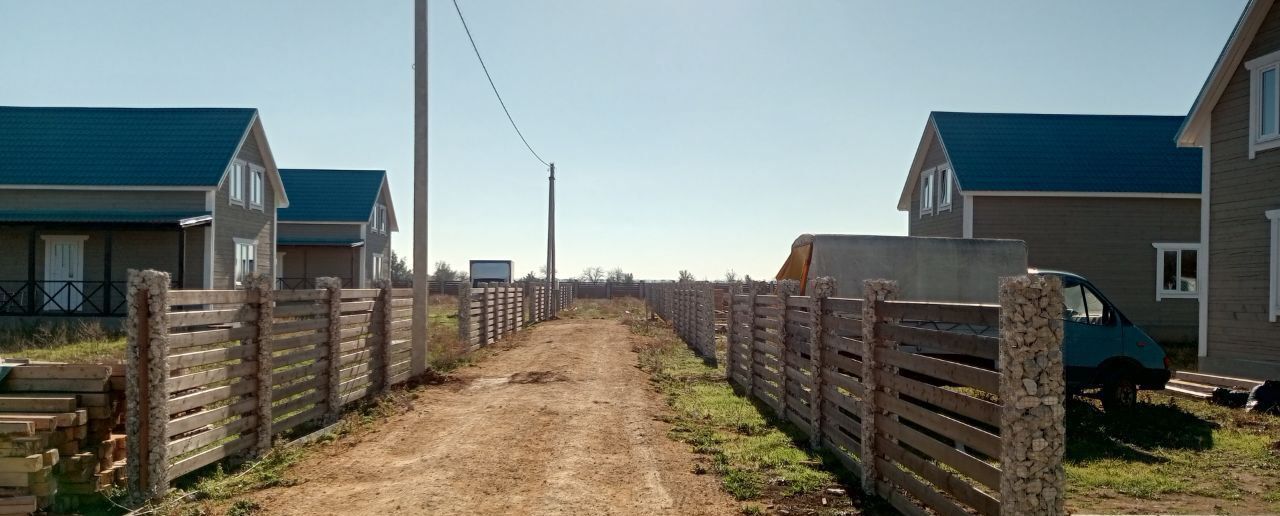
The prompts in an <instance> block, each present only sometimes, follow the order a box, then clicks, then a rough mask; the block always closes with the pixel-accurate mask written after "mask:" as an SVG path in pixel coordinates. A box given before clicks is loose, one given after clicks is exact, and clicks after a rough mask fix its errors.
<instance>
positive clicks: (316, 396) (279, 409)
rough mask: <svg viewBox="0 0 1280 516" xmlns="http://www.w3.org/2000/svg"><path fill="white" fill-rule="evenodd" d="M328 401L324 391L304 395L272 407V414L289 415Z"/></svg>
mask: <svg viewBox="0 0 1280 516" xmlns="http://www.w3.org/2000/svg"><path fill="white" fill-rule="evenodd" d="M326 399H327V394H326V393H325V392H324V391H312V392H311V393H310V394H304V395H302V396H299V397H297V398H294V399H291V400H289V401H286V402H284V403H281V404H279V405H275V406H272V407H271V413H272V414H288V413H290V412H297V411H300V410H304V409H307V408H310V406H311V405H315V404H317V403H322V402H324V401H325V400H326Z"/></svg>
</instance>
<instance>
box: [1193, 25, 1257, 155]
mask: <svg viewBox="0 0 1280 516" xmlns="http://www.w3.org/2000/svg"><path fill="white" fill-rule="evenodd" d="M1272 3H1273V0H1249V3H1248V4H1247V5H1245V7H1244V11H1243V12H1242V13H1240V19H1239V20H1238V21H1236V26H1235V28H1234V29H1232V30H1231V37H1229V38H1227V44H1226V45H1225V46H1223V47H1222V52H1221V53H1220V54H1218V60H1217V61H1216V62H1214V64H1213V69H1212V70H1210V72H1209V77H1208V78H1206V79H1205V81H1204V86H1202V87H1201V88H1200V94H1199V95H1196V100H1195V103H1193V104H1191V111H1190V112H1188V113H1187V116H1186V119H1185V120H1184V121H1183V124H1182V127H1180V128H1179V129H1178V135H1177V141H1178V145H1179V146H1184V147H1190V146H1204V145H1205V144H1206V143H1207V142H1202V141H1199V138H1200V134H1201V131H1202V130H1203V129H1204V127H1205V124H1207V123H1209V119H1210V115H1211V114H1212V113H1213V106H1214V105H1216V104H1217V103H1218V99H1219V98H1221V97H1222V92H1223V91H1224V90H1226V89H1227V83H1228V82H1230V81H1231V75H1232V74H1233V73H1235V70H1236V69H1237V68H1239V67H1240V62H1241V61H1243V60H1244V55H1245V52H1247V51H1248V50H1249V45H1250V44H1251V43H1253V37H1254V36H1256V35H1257V34H1258V29H1259V28H1261V27H1262V22H1263V21H1264V20H1265V19H1266V17H1267V12H1269V11H1270V10H1271V4H1272Z"/></svg>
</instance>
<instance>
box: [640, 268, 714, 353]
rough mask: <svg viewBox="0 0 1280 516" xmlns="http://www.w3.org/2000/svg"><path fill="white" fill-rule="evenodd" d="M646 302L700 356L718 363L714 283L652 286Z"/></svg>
mask: <svg viewBox="0 0 1280 516" xmlns="http://www.w3.org/2000/svg"><path fill="white" fill-rule="evenodd" d="M645 302H646V304H647V305H648V306H649V310H650V311H651V312H652V313H655V314H657V315H658V316H659V317H661V318H662V319H663V320H664V321H669V322H670V323H671V326H672V328H673V329H675V332H676V334H677V335H679V336H680V338H682V339H684V341H685V342H687V343H688V344H689V346H690V347H692V348H693V349H694V351H696V352H697V353H698V355H699V356H701V357H702V358H703V359H705V360H708V361H710V362H712V363H714V362H715V361H716V306H715V290H714V287H713V286H712V285H711V284H710V283H707V282H685V283H659V284H651V285H649V286H648V288H646V289H645Z"/></svg>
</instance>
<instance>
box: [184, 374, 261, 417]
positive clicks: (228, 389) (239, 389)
mask: <svg viewBox="0 0 1280 516" xmlns="http://www.w3.org/2000/svg"><path fill="white" fill-rule="evenodd" d="M256 389H257V383H256V382H254V381H253V380H252V379H249V378H244V379H241V380H240V381H238V382H236V383H233V384H231V385H224V386H221V387H214V388H212V389H208V390H204V391H200V392H195V393H192V394H186V395H183V396H179V397H177V398H173V399H171V400H169V401H167V402H166V408H167V409H168V410H169V414H170V415H172V414H177V413H179V412H186V411H188V410H194V409H198V408H200V407H203V406H205V405H211V404H214V403H218V402H221V401H226V400H229V399H235V398H239V397H240V396H244V395H246V394H252V393H253V392H254V391H255V390H256Z"/></svg>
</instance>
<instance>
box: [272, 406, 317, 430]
mask: <svg viewBox="0 0 1280 516" xmlns="http://www.w3.org/2000/svg"><path fill="white" fill-rule="evenodd" d="M327 411H328V407H326V406H325V405H318V406H315V407H312V408H309V409H307V410H304V411H302V412H300V413H298V414H294V415H292V416H289V417H286V418H284V419H281V420H278V421H276V422H274V423H272V424H271V429H272V430H273V431H275V432H277V433H284V432H288V431H289V430H292V429H293V428H294V427H296V426H298V425H301V424H303V423H306V422H308V421H311V420H313V419H319V418H320V417H322V416H324V415H325V413H326V412H327Z"/></svg>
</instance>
